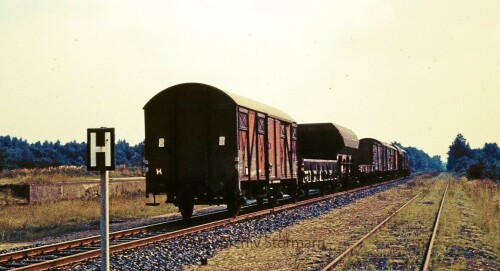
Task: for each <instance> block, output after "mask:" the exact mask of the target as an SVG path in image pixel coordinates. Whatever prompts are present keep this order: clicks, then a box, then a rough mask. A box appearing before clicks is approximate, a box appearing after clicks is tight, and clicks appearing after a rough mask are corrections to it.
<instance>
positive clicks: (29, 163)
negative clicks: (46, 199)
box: [0, 136, 144, 170]
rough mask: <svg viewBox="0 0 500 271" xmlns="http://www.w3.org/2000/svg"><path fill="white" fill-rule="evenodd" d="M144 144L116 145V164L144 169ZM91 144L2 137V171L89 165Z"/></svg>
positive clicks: (0, 146) (119, 142) (0, 163)
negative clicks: (88, 155) (88, 154)
mask: <svg viewBox="0 0 500 271" xmlns="http://www.w3.org/2000/svg"><path fill="white" fill-rule="evenodd" d="M143 145H144V144H143V143H139V144H136V145H133V146H132V145H130V144H129V143H128V142H127V141H125V140H118V142H117V143H116V144H115V162H116V164H117V165H125V166H127V167H130V168H135V167H141V166H142V150H143ZM86 155H87V144H86V143H85V142H81V143H78V142H76V141H71V142H68V143H66V144H61V142H60V141H59V140H58V141H56V142H48V141H44V142H43V143H42V142H40V141H38V142H36V143H31V144H30V143H28V142H27V141H26V140H24V139H22V138H17V137H10V136H0V170H3V169H16V168H44V167H53V166H62V165H75V166H83V165H86Z"/></svg>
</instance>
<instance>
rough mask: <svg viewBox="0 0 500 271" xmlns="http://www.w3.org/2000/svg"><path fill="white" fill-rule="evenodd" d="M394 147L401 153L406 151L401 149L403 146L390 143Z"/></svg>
mask: <svg viewBox="0 0 500 271" xmlns="http://www.w3.org/2000/svg"><path fill="white" fill-rule="evenodd" d="M392 146H393V147H394V148H396V149H397V150H398V152H399V153H402V154H405V153H406V151H405V150H404V149H403V148H400V147H399V146H397V145H392Z"/></svg>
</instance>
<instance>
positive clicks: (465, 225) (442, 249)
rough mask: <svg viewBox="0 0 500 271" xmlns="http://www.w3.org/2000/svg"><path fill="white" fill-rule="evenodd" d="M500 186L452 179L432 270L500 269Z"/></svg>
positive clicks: (478, 181) (484, 182)
mask: <svg viewBox="0 0 500 271" xmlns="http://www.w3.org/2000/svg"><path fill="white" fill-rule="evenodd" d="M499 202H500V191H499V187H498V184H495V183H493V182H489V181H482V180H474V181H469V180H467V179H465V178H461V179H459V180H452V182H451V183H450V188H449V193H448V197H447V200H446V202H445V205H444V207H443V213H442V218H441V224H440V228H439V231H438V236H437V240H436V245H435V249H434V251H433V260H432V262H431V264H432V265H431V268H433V269H434V270H471V269H482V270H498V269H500V261H499V255H500V235H499V232H500V210H499Z"/></svg>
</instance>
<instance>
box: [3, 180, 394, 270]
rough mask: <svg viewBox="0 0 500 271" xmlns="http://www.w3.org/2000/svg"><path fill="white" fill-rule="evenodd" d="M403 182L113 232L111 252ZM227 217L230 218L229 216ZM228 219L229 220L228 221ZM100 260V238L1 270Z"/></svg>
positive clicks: (29, 255) (41, 250)
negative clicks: (234, 212) (237, 212)
mask: <svg viewBox="0 0 500 271" xmlns="http://www.w3.org/2000/svg"><path fill="white" fill-rule="evenodd" d="M398 180H400V179H396V180H392V181H387V182H384V183H379V184H375V185H371V186H366V187H360V188H355V189H351V190H348V191H343V192H339V193H335V194H328V195H324V196H320V197H315V198H309V199H304V200H301V201H298V202H296V203H285V204H284V205H280V206H277V207H273V208H270V209H264V210H256V209H258V208H259V207H258V206H256V205H252V206H248V207H247V208H245V209H244V210H242V214H241V215H239V216H238V217H236V218H227V216H226V215H225V212H218V213H213V214H209V215H204V216H199V217H193V219H192V221H191V222H190V223H189V225H187V224H186V223H185V222H182V221H181V220H176V221H171V222H165V223H158V224H154V225H148V226H144V227H137V228H133V229H129V230H124V231H119V232H114V233H110V252H111V253H117V252H120V251H125V250H130V249H134V248H137V247H142V246H146V245H149V244H153V243H157V242H161V241H164V240H168V239H172V238H175V237H179V236H182V235H186V234H190V233H197V232H200V231H204V230H208V229H213V228H217V227H221V226H225V225H228V224H232V223H236V222H240V221H244V220H248V219H252V218H257V217H261V216H265V215H268V214H272V213H276V212H281V211H284V210H287V209H293V208H297V207H299V206H304V205H308V204H312V203H315V202H319V201H324V200H328V199H331V198H334V197H336V196H339V195H343V194H349V193H354V192H357V191H362V190H367V189H370V188H373V187H377V186H380V185H383V184H389V183H392V182H396V181H398ZM225 216H226V217H225ZM224 217H225V218H224ZM98 257H100V236H93V237H89V238H83V239H78V240H72V241H68V242H63V243H57V244H52V245H46V246H42V247H36V248H30V249H26V250H20V251H15V252H11V253H5V254H1V255H0V271H3V270H16V271H17V270H47V269H50V268H55V267H60V266H65V265H69V264H72V263H76V262H82V261H85V260H88V259H92V258H98Z"/></svg>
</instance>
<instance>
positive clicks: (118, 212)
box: [0, 195, 177, 242]
mask: <svg viewBox="0 0 500 271" xmlns="http://www.w3.org/2000/svg"><path fill="white" fill-rule="evenodd" d="M157 200H159V201H163V202H164V201H165V198H164V196H163V197H160V198H159V199H157ZM145 201H146V200H145V198H144V196H143V195H134V196H121V197H111V198H110V220H111V221H113V220H121V219H129V218H145V217H152V216H159V215H164V214H166V213H174V212H177V208H176V207H175V206H173V205H172V204H168V205H166V207H165V205H163V206H159V207H150V206H146V205H145ZM99 210H100V209H99V199H92V200H75V201H62V202H55V203H47V204H43V205H10V206H3V207H2V206H0V217H1V218H2V219H0V240H1V241H2V242H6V241H23V242H26V241H31V240H36V239H38V238H42V237H47V236H51V235H55V236H60V235H61V233H65V232H71V231H75V230H88V229H98V228H99Z"/></svg>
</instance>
